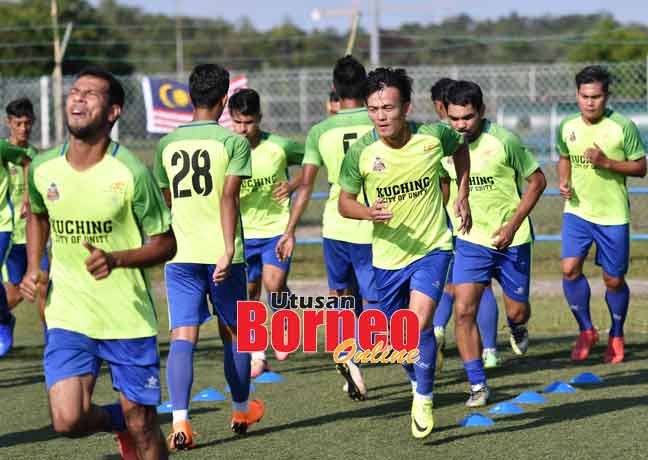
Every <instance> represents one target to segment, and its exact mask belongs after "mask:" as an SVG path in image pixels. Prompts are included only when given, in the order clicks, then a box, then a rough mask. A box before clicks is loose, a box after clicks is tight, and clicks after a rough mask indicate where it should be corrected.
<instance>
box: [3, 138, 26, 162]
mask: <svg viewBox="0 0 648 460" xmlns="http://www.w3.org/2000/svg"><path fill="white" fill-rule="evenodd" d="M0 156H2V159H3V160H4V161H10V162H12V163H16V164H18V163H20V161H21V160H22V159H23V158H24V157H27V158H29V156H28V155H27V149H24V148H22V147H18V146H17V145H13V144H11V143H9V142H8V141H7V140H6V139H0Z"/></svg>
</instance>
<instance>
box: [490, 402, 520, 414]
mask: <svg viewBox="0 0 648 460" xmlns="http://www.w3.org/2000/svg"><path fill="white" fill-rule="evenodd" d="M488 413H490V414H498V415H507V414H522V413H524V409H522V408H521V407H520V406H518V405H517V404H515V403H512V402H503V403H500V404H497V405H496V406H495V407H493V408H492V409H491V410H489V411H488Z"/></svg>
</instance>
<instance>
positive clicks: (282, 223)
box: [241, 132, 304, 238]
mask: <svg viewBox="0 0 648 460" xmlns="http://www.w3.org/2000/svg"><path fill="white" fill-rule="evenodd" d="M303 158H304V145H303V144H299V143H297V142H293V141H291V140H289V139H286V138H284V137H280V136H276V135H274V134H270V133H266V132H263V133H261V141H260V142H259V145H257V146H256V147H255V148H254V149H252V177H251V178H250V179H246V180H244V181H243V182H242V183H241V217H242V219H243V235H244V236H245V238H272V237H274V236H277V235H281V234H282V233H283V232H284V231H285V230H286V225H288V220H289V218H290V201H289V200H287V199H286V200H282V201H277V200H276V199H274V198H273V196H272V191H273V190H274V188H275V187H276V185H277V183H279V182H285V181H287V180H288V166H292V165H301V163H302V159H303Z"/></svg>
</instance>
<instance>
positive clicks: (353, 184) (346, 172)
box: [338, 143, 362, 195]
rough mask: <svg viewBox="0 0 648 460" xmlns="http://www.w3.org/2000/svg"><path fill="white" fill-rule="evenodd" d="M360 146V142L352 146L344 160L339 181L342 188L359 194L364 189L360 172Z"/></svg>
mask: <svg viewBox="0 0 648 460" xmlns="http://www.w3.org/2000/svg"><path fill="white" fill-rule="evenodd" d="M361 152H362V148H360V146H359V144H358V143H355V144H353V145H352V146H351V148H350V149H349V151H348V152H347V154H346V155H345V156H344V160H343V161H342V167H341V168H340V177H339V179H338V182H339V183H340V187H342V190H344V191H345V192H348V193H353V194H355V195H357V194H358V193H360V191H361V190H362V174H361V173H360V153H361Z"/></svg>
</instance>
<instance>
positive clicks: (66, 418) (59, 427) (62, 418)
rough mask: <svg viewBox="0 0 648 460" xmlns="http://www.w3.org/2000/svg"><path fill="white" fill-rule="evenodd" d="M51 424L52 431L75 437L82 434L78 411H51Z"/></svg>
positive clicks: (80, 417) (80, 416) (80, 418)
mask: <svg viewBox="0 0 648 460" xmlns="http://www.w3.org/2000/svg"><path fill="white" fill-rule="evenodd" d="M52 426H53V428H54V431H56V432H57V433H59V434H61V435H63V436H65V437H68V438H75V437H79V436H80V435H82V434H83V433H82V415H81V413H78V412H74V413H73V412H69V411H52Z"/></svg>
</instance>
